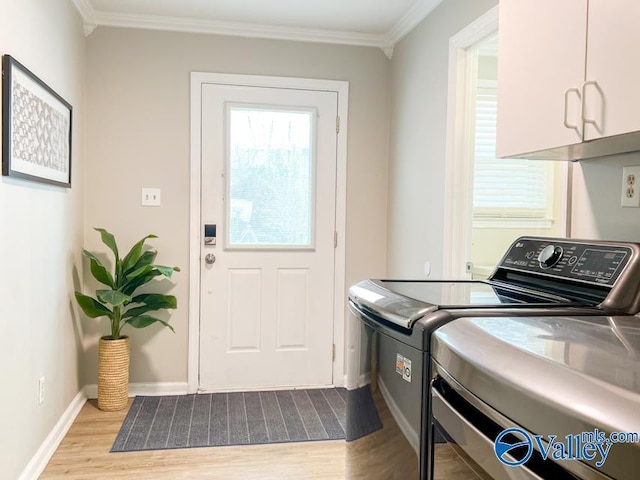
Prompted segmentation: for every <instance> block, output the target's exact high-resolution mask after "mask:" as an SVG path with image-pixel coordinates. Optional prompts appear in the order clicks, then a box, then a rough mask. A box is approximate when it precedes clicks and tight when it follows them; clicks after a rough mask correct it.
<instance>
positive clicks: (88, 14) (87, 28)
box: [71, 0, 98, 37]
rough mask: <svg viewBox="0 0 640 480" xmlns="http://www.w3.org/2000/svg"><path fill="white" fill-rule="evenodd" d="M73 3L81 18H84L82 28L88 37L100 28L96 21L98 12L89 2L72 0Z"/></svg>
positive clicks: (87, 0) (86, 0)
mask: <svg viewBox="0 0 640 480" xmlns="http://www.w3.org/2000/svg"><path fill="white" fill-rule="evenodd" d="M71 3H73V5H74V6H75V7H76V10H78V13H79V14H80V17H82V28H83V30H84V36H85V37H88V36H89V35H91V32H93V31H94V30H95V28H96V27H97V26H98V22H97V20H96V11H95V10H94V8H93V5H91V3H90V2H89V0H71Z"/></svg>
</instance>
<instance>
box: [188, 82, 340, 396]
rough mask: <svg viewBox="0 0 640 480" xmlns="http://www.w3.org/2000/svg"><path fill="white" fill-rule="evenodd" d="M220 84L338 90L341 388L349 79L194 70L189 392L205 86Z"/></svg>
mask: <svg viewBox="0 0 640 480" xmlns="http://www.w3.org/2000/svg"><path fill="white" fill-rule="evenodd" d="M204 84H219V85H226V86H234V85H235V86H254V87H267V88H269V87H271V88H291V89H296V90H313V91H325V92H327V91H328V92H336V93H337V98H338V105H337V110H338V116H339V118H340V132H339V134H338V137H337V147H336V148H337V152H336V157H337V165H336V168H337V171H336V212H335V221H336V232H337V234H338V235H337V238H338V241H337V244H336V248H335V256H334V262H335V266H334V272H335V273H334V275H335V276H334V295H333V298H334V306H333V311H334V325H333V331H334V344H335V348H336V356H335V361H334V363H333V382H334V385H336V386H343V385H344V384H345V365H344V359H345V354H344V353H345V352H344V348H345V347H344V346H345V338H344V336H345V317H346V306H345V298H346V297H345V253H346V251H345V231H346V174H347V125H348V97H349V83H348V82H346V81H337V80H317V79H307V78H291V77H270V76H254V75H240V74H218V73H207V72H192V73H191V155H190V157H191V161H190V166H191V172H190V214H189V217H190V218H189V345H188V348H189V355H188V376H187V380H188V390H189V392H190V393H196V392H197V391H198V386H199V374H200V372H199V358H200V341H199V338H200V286H201V285H200V268H201V261H200V242H201V239H202V232H201V231H200V230H201V228H202V225H201V203H200V202H201V193H202V192H201V168H202V157H201V128H202V86H203V85H204Z"/></svg>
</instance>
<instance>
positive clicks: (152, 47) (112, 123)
mask: <svg viewBox="0 0 640 480" xmlns="http://www.w3.org/2000/svg"><path fill="white" fill-rule="evenodd" d="M192 71H203V72H219V73H242V74H258V75H275V76H292V77H307V78H322V79H333V80H347V81H349V82H350V98H349V142H348V171H347V183H348V185H347V234H346V256H347V265H346V284H347V285H350V284H351V283H354V282H355V281H357V280H359V279H362V278H366V277H370V276H374V277H375V276H382V275H384V273H385V268H386V234H385V232H386V219H387V212H386V205H387V152H388V118H389V111H388V105H389V101H388V92H389V61H388V60H387V59H386V57H385V56H384V54H383V53H382V51H380V50H379V49H374V48H363V47H350V46H338V45H323V44H313V43H299V42H287V41H275V40H261V39H247V38H233V37H222V36H214V35H197V34H182V33H167V32H155V31H145V30H131V29H117V28H103V27H99V28H98V29H96V30H95V31H94V33H92V34H91V35H90V36H89V37H88V39H87V114H88V118H87V150H86V153H87V174H86V192H87V194H86V216H85V220H86V222H85V224H86V232H85V237H86V246H87V248H89V249H91V250H100V251H105V248H104V247H103V246H102V245H101V244H100V242H99V237H98V235H97V234H96V233H95V232H94V231H93V230H92V229H91V227H93V226H100V227H104V228H107V229H109V230H111V231H113V232H114V233H115V234H116V236H117V238H118V239H119V241H121V242H122V243H123V245H131V244H132V243H133V242H134V241H136V240H137V239H138V238H139V237H142V236H143V235H144V234H147V233H155V234H156V235H158V236H159V237H160V238H159V239H158V240H155V241H153V244H154V245H155V246H156V247H157V248H158V250H159V252H160V253H159V258H158V260H159V261H160V262H162V263H164V264H171V265H179V266H180V267H182V272H181V273H179V274H177V275H176V277H175V282H176V286H175V288H173V290H172V292H173V293H175V294H176V295H177V297H178V303H179V309H178V310H176V311H175V312H174V314H173V316H172V318H171V323H172V324H173V325H174V326H175V329H176V334H175V335H174V334H172V333H171V332H170V331H169V330H162V329H160V327H158V328H156V327H155V326H154V327H151V328H148V329H146V330H142V331H129V333H130V334H131V336H132V366H131V381H132V382H186V380H187V353H188V352H187V341H188V328H187V327H188V325H187V324H188V308H187V307H188V280H189V268H188V259H189V257H188V254H189V243H188V240H189V237H188V234H189V232H188V227H189V223H188V222H189V139H190V126H189V99H190V96H189V95H190V94H189V74H190V72H192ZM143 186H147V187H160V188H162V206H161V207H160V208H148V207H147V208H145V207H141V206H140V188H141V187H143ZM87 280H88V279H87ZM105 329H106V323H105V322H104V321H102V322H99V326H98V327H94V328H93V329H92V330H91V332H90V334H89V338H88V339H87V343H88V344H90V345H92V348H91V349H90V350H89V351H88V353H87V355H86V356H85V358H84V359H83V363H84V364H85V365H86V370H85V375H84V378H83V380H84V381H85V382H86V383H87V384H95V383H96V352H95V343H96V342H97V337H98V334H99V332H104V331H105Z"/></svg>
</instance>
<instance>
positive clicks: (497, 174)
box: [473, 83, 550, 221]
mask: <svg viewBox="0 0 640 480" xmlns="http://www.w3.org/2000/svg"><path fill="white" fill-rule="evenodd" d="M496 113H497V89H496V86H495V83H494V85H483V84H481V85H479V86H478V89H477V94H476V113H475V121H476V124H475V146H474V156H475V160H474V170H475V171H474V180H473V217H474V219H505V221H508V219H519V220H520V219H544V218H546V217H547V212H548V202H549V200H548V191H547V188H548V185H549V183H550V178H549V177H550V172H549V168H548V166H547V165H546V162H541V161H532V160H521V159H519V160H507V159H497V158H496V153H495V152H496Z"/></svg>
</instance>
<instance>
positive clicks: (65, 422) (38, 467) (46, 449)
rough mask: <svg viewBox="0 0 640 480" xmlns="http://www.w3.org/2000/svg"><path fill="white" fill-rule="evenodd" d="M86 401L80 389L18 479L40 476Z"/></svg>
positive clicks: (33, 479)
mask: <svg viewBox="0 0 640 480" xmlns="http://www.w3.org/2000/svg"><path fill="white" fill-rule="evenodd" d="M86 401H87V397H86V396H85V394H84V391H83V390H80V391H79V392H78V394H77V395H76V396H75V397H74V398H73V400H71V403H70V404H69V406H68V407H67V409H66V410H65V411H64V413H63V414H62V416H61V417H60V420H58V422H57V423H56V424H55V425H54V427H53V429H52V430H51V432H49V435H47V438H45V439H44V441H43V442H42V444H41V445H40V448H38V450H37V451H36V453H35V455H34V456H33V457H32V458H31V460H30V461H29V463H28V464H27V466H26V467H25V469H24V470H23V471H22V474H20V476H19V477H18V480H36V479H37V478H38V477H39V476H40V474H41V473H42V472H43V471H44V469H45V468H46V467H47V464H48V463H49V460H51V457H52V456H53V454H54V453H55V451H56V449H57V448H58V445H60V442H62V439H63V438H64V436H65V435H66V434H67V432H68V431H69V429H70V428H71V425H73V422H74V420H75V419H76V417H77V416H78V414H79V413H80V410H82V407H83V406H84V404H85V403H86Z"/></svg>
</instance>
